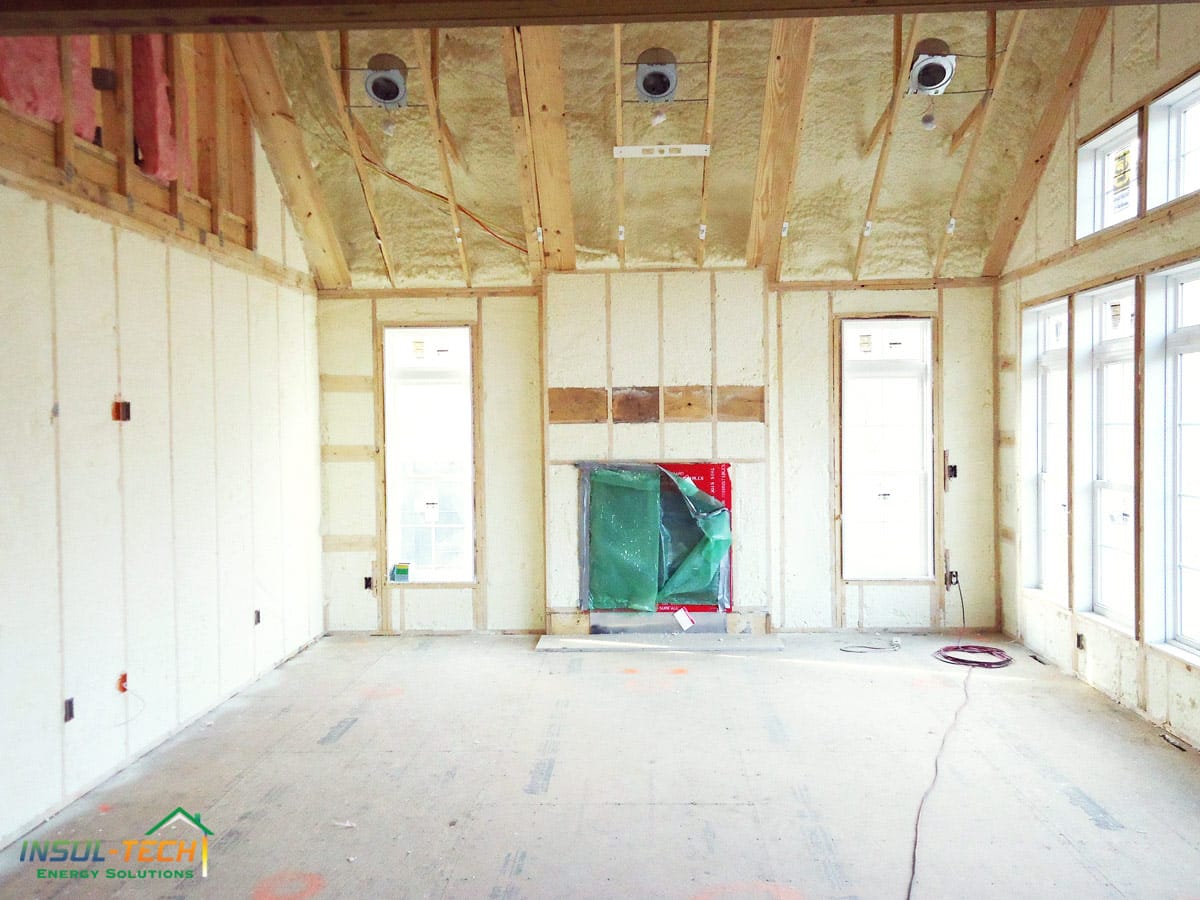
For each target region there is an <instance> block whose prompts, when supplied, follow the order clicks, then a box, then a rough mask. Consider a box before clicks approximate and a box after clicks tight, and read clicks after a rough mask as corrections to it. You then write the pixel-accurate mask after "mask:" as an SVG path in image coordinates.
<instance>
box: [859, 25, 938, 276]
mask: <svg viewBox="0 0 1200 900" xmlns="http://www.w3.org/2000/svg"><path fill="white" fill-rule="evenodd" d="M920 22H921V15H920V13H918V14H917V15H915V16H913V20H912V25H911V26H910V29H909V33H908V40H907V41H906V42H905V45H904V52H903V53H902V54H901V59H902V60H904V59H911V58H912V54H913V48H914V47H915V46H916V41H917V26H918V25H919V24H920ZM893 75H894V76H895V77H894V78H893V84H892V102H891V105H890V106H889V107H888V119H887V125H886V127H885V128H884V130H883V144H882V146H880V148H879V160H878V161H877V162H876V164H875V179H874V181H872V182H871V195H870V197H869V198H868V199H867V214H866V216H865V218H864V221H863V227H862V229H861V230H860V231H859V234H858V250H857V251H856V252H855V254H854V269H853V274H854V277H855V278H858V273H859V272H860V271H861V270H862V261H863V254H864V253H865V252H866V249H867V230H868V228H870V227H872V224H873V220H874V218H875V207H876V204H877V203H878V202H879V192H880V190H882V188H883V176H884V173H885V172H886V171H887V163H888V156H889V155H890V154H891V151H892V135H893V134H895V132H896V112H897V110H899V108H900V98H901V96H903V93H904V78H903V72H902V71H901V70H898V69H893Z"/></svg>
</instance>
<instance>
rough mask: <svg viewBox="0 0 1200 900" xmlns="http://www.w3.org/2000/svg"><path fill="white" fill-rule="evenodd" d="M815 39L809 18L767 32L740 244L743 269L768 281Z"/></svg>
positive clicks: (775, 267)
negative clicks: (763, 273) (763, 89)
mask: <svg viewBox="0 0 1200 900" xmlns="http://www.w3.org/2000/svg"><path fill="white" fill-rule="evenodd" d="M815 35H816V23H815V22H813V20H811V19H777V20H776V21H775V23H774V26H773V27H772V30H771V59H770V62H769V63H768V65H767V96H766V100H765V101H764V104H763V118H762V131H761V133H760V135H759V139H758V164H757V167H756V169H755V174H754V205H753V207H752V211H751V215H750V235H749V237H748V239H747V241H746V265H747V267H749V268H754V267H756V266H765V267H766V269H767V272H768V274H769V276H770V277H771V278H778V277H779V267H780V260H781V258H782V253H781V252H780V251H781V246H782V240H783V239H782V235H781V232H782V230H783V222H784V219H785V218H786V217H787V207H788V201H789V200H790V198H791V187H792V182H793V179H794V178H795V175H796V161H797V157H798V155H799V149H800V139H801V135H802V133H803V126H804V105H805V102H806V100H807V97H808V77H809V73H810V72H811V70H812V60H813V41H814V39H815Z"/></svg>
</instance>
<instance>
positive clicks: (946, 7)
mask: <svg viewBox="0 0 1200 900" xmlns="http://www.w3.org/2000/svg"><path fill="white" fill-rule="evenodd" d="M1096 2H1097V0H879V2H878V3H869V2H864V0H695V2H692V3H687V4H683V3H680V2H679V0H608V2H605V3H592V2H585V0H562V2H557V3H546V2H544V0H506V2H503V3H500V2H495V0H404V2H400V3H380V2H378V0H252V2H249V3H243V2H241V0H214V2H201V0H172V2H170V3H164V2H163V0H39V2H37V3H24V4H8V5H6V6H5V7H4V8H3V9H2V10H0V34H13V35H21V34H71V33H75V34H96V33H100V32H112V31H115V32H128V33H132V32H138V31H141V32H146V31H152V32H171V31H179V32H200V31H226V32H229V31H230V30H231V29H239V30H242V31H313V30H318V31H337V30H339V29H343V28H352V29H363V30H366V29H379V28H435V27H441V28H463V27H475V26H492V27H495V26H514V25H515V26H528V25H555V26H557V25H580V24H607V25H611V24H613V23H615V22H627V23H628V22H683V21H690V22H707V21H711V20H713V19H721V20H725V19H777V18H792V17H800V16H802V17H808V18H813V17H820V16H852V15H900V14H908V13H916V12H927V13H945V12H967V11H971V10H985V9H997V10H1011V9H1037V8H1060V9H1063V8H1078V7H1086V6H1092V5H1094V4H1095V3H1096ZM1144 4H1145V0H1114V2H1113V4H1112V5H1128V6H1136V5H1144Z"/></svg>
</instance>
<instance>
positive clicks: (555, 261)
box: [268, 9, 1103, 288]
mask: <svg viewBox="0 0 1200 900" xmlns="http://www.w3.org/2000/svg"><path fill="white" fill-rule="evenodd" d="M1102 17H1103V11H1099V12H1097V11H1096V10H1084V11H1082V12H1080V11H1079V10H1074V9H1048V10H1028V11H1019V12H1011V11H1006V12H1000V13H999V14H996V13H988V12H961V13H937V14H927V15H908V16H904V17H903V18H902V20H901V19H898V18H896V17H892V16H854V17H832V18H822V19H817V20H802V19H787V20H775V21H764V20H735V21H725V22H721V23H719V26H714V25H712V24H710V23H707V22H675V23H670V24H628V25H624V26H613V25H569V26H562V27H558V26H541V27H528V26H527V27H525V28H521V29H511V28H500V27H491V28H454V29H446V30H433V31H430V30H374V31H351V32H343V33H340V34H339V33H337V32H286V33H282V34H278V35H275V36H273V37H272V38H270V39H269V42H268V45H269V47H270V49H271V54H272V56H273V59H274V61H275V63H276V65H277V67H278V71H279V74H280V77H281V80H282V83H283V86H284V88H285V89H286V92H287V95H288V98H289V99H290V103H291V107H292V112H293V115H294V117H295V121H296V123H297V125H298V126H299V128H300V130H301V132H302V135H303V146H304V149H305V151H306V152H307V155H308V157H309V158H310V159H311V162H312V165H313V166H314V168H315V174H316V181H317V183H318V185H319V188H320V191H321V192H322V193H323V194H324V199H325V203H326V205H327V208H328V215H329V218H330V220H331V221H332V224H333V230H334V231H335V232H336V234H337V235H338V239H339V243H340V246H341V248H342V251H343V253H344V255H345V259H346V262H347V264H348V266H349V270H350V273H351V278H352V282H353V285H354V286H355V287H361V288H381V287H387V286H390V285H395V286H397V287H424V286H446V287H449V286H463V285H466V284H470V285H471V286H475V287H485V286H489V285H519V284H528V283H530V282H531V281H536V280H538V279H540V277H541V274H542V271H543V270H546V269H548V270H555V269H563V270H571V269H578V270H595V269H616V268H619V267H626V268H634V269H636V268H653V267H671V268H690V267H696V266H698V265H703V266H705V267H725V266H744V265H747V264H749V265H759V264H761V265H764V266H765V267H766V268H767V271H768V273H769V275H770V276H771V277H772V278H774V279H778V280H788V281H798V280H838V279H866V278H927V277H939V276H940V277H973V276H979V275H981V274H983V273H984V272H985V260H986V259H987V257H988V255H989V250H990V249H992V248H993V244H995V243H997V242H999V243H1004V242H1005V241H1007V242H1008V243H1009V244H1011V234H1009V233H1008V232H1011V231H1012V228H1011V227H1006V228H1001V227H1000V224H1001V223H1000V213H999V210H1000V208H1001V206H1002V204H1003V202H1004V201H1005V200H1006V199H1007V198H1011V197H1012V196H1013V195H1014V193H1015V194H1016V195H1018V196H1019V195H1020V194H1022V193H1023V192H1024V189H1025V188H1026V187H1028V185H1027V184H1026V183H1027V182H1028V181H1029V180H1030V179H1031V178H1036V174H1037V171H1039V169H1038V168H1037V166H1038V165H1040V164H1044V159H1042V160H1041V161H1040V163H1039V162H1038V161H1036V160H1033V161H1031V154H1033V155H1034V156H1036V154H1035V153H1034V150H1035V148H1036V145H1037V144H1038V143H1039V141H1041V142H1043V143H1044V140H1045V135H1044V134H1039V125H1041V126H1042V128H1041V130H1042V131H1045V129H1046V123H1044V122H1041V119H1042V118H1043V111H1044V110H1045V109H1047V107H1048V106H1053V105H1054V102H1055V94H1056V92H1058V91H1061V90H1062V87H1063V85H1062V83H1060V82H1061V81H1062V79H1063V78H1064V74H1069V70H1070V69H1071V67H1072V66H1077V64H1078V61H1079V57H1080V54H1081V53H1086V52H1087V51H1088V50H1090V42H1091V41H1093V40H1094V32H1095V31H1096V30H1097V22H1098V21H1099V22H1102V20H1103V19H1102ZM922 38H940V39H941V40H944V41H945V42H946V43H948V44H949V46H950V50H951V52H953V53H955V54H957V55H958V69H957V72H956V74H955V77H954V79H953V81H952V83H951V84H950V86H949V88H948V91H947V93H946V94H945V95H943V96H939V97H935V98H932V100H931V98H929V97H927V96H919V95H914V96H905V95H904V93H903V91H904V87H905V86H906V84H907V77H908V70H909V61H910V60H911V58H912V53H913V48H914V47H915V45H916V42H917V41H918V40H920V39H922ZM655 46H660V47H665V48H668V49H669V50H671V51H672V52H673V53H674V54H675V56H676V58H677V59H678V60H679V62H680V66H679V73H680V75H679V88H678V93H677V94H676V99H675V101H674V102H672V103H668V104H648V103H641V102H639V101H638V100H637V93H636V91H635V89H634V73H635V67H634V66H633V65H632V63H633V62H634V61H635V60H636V59H637V56H638V54H639V53H640V52H641V51H642V50H644V49H646V48H648V47H655ZM381 52H387V53H393V54H395V55H397V56H399V57H401V58H402V59H404V60H405V62H406V63H407V65H408V67H409V73H408V91H409V102H410V105H409V107H408V108H406V109H399V110H395V111H391V112H389V111H385V110H382V109H379V108H377V107H374V106H372V105H371V104H370V103H369V101H368V98H367V96H366V93H365V91H364V88H363V75H364V71H363V70H364V69H365V67H366V65H367V60H368V58H369V57H370V56H372V55H373V54H375V53H381ZM897 79H899V87H897ZM618 83H619V84H620V91H619V94H618V89H617V84H618ZM989 84H990V87H991V89H990V90H989ZM343 91H348V94H347V95H343ZM893 97H896V98H897V102H896V103H895V108H894V114H893V113H892V112H891V110H892V100H893ZM930 111H932V113H933V116H934V119H935V122H936V127H935V128H933V129H932V130H929V129H927V128H925V127H923V125H922V121H921V119H922V116H923V115H924V114H925V113H927V112H930ZM656 113H660V114H661V113H665V119H663V120H662V121H658V122H657V123H656V116H655V114H656ZM439 119H440V122H439ZM1058 121H1060V122H1061V115H1060V116H1059V119H1058ZM618 122H619V123H620V127H619V129H618ZM1051 124H1053V123H1051ZM1053 133H1054V134H1055V135H1056V134H1057V128H1054V129H1053ZM701 143H711V155H710V156H709V157H708V158H707V159H706V158H704V157H687V158H667V159H629V160H625V161H619V160H616V159H614V158H613V147H614V145H617V144H622V145H652V144H701ZM1044 155H1045V154H1043V156H1044ZM1031 166H1032V168H1031ZM451 198H453V201H452V200H451ZM1010 206H1011V204H1010ZM452 212H454V213H456V215H452ZM951 220H953V224H952V225H951ZM785 223H786V236H781V235H782V232H783V230H784V226H785ZM868 223H869V224H868ZM702 225H703V226H704V231H705V237H704V239H703V240H701V239H700V231H701V226H702ZM621 226H623V231H624V241H621V240H619V234H620V232H621ZM539 228H540V229H541V235H542V241H541V242H539V241H538V238H537V235H538V229H539ZM998 231H999V232H1000V234H999V236H997V232H998ZM1002 249H1005V248H1002ZM1001 255H1003V254H1001ZM995 258H996V253H995V251H993V262H992V264H991V265H992V267H993V268H994V259H995ZM1002 261H1003V260H1002V259H1001V262H1002ZM988 274H995V273H994V272H989V273H988Z"/></svg>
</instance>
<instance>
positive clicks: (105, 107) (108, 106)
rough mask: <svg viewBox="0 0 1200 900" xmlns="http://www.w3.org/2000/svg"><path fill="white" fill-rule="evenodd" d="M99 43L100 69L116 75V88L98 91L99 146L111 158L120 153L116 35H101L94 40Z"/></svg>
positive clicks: (118, 76) (118, 74)
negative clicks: (111, 155) (110, 155)
mask: <svg viewBox="0 0 1200 900" xmlns="http://www.w3.org/2000/svg"><path fill="white" fill-rule="evenodd" d="M96 41H98V42H99V50H100V60H99V62H100V68H102V69H107V70H109V71H110V72H113V73H115V74H116V75H117V84H118V88H117V89H115V90H111V91H99V92H98V93H99V94H100V146H102V147H103V148H104V149H105V150H107V151H108V152H109V153H111V154H113V156H117V155H118V154H119V153H120V151H121V107H120V96H119V90H120V88H119V85H120V77H121V76H120V73H119V71H118V68H117V47H116V44H117V38H116V35H111V34H108V35H102V36H100V37H98V38H96Z"/></svg>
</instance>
